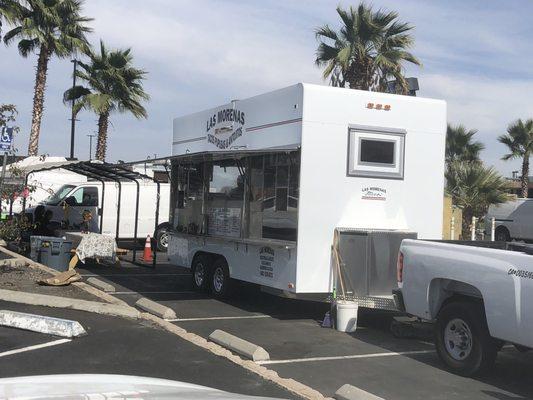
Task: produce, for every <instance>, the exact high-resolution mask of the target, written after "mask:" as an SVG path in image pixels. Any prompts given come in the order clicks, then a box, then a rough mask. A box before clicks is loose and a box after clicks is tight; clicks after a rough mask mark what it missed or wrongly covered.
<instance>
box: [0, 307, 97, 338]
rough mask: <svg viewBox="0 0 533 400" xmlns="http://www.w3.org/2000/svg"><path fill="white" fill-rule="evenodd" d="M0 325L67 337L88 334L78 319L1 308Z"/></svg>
mask: <svg viewBox="0 0 533 400" xmlns="http://www.w3.org/2000/svg"><path fill="white" fill-rule="evenodd" d="M0 325H2V326H7V327H10V328H18V329H25V330H27V331H32V332H40V333H46V334H48V335H54V336H61V337H67V338H72V337H78V336H81V335H85V334H87V332H85V329H83V326H81V324H80V323H79V322H78V321H71V320H69V319H62V318H52V317H47V316H45V315H37V314H27V313H22V312H16V311H8V310H0Z"/></svg>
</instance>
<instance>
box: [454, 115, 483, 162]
mask: <svg viewBox="0 0 533 400" xmlns="http://www.w3.org/2000/svg"><path fill="white" fill-rule="evenodd" d="M476 133H477V130H476V129H470V130H467V129H466V128H465V127H464V125H455V126H453V125H451V124H448V128H447V129H446V165H447V166H449V165H451V164H452V163H453V162H455V161H475V162H478V161H480V159H479V153H480V152H481V150H483V149H484V148H485V146H484V145H483V143H481V142H477V141H476V142H474V141H472V139H473V137H474V135H475V134H476Z"/></svg>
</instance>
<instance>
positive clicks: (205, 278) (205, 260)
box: [191, 254, 211, 291]
mask: <svg viewBox="0 0 533 400" xmlns="http://www.w3.org/2000/svg"><path fill="white" fill-rule="evenodd" d="M210 264H211V260H210V258H209V257H208V256H206V255H203V254H201V255H198V256H196V257H194V260H193V262H192V266H191V273H192V287H193V288H194V289H195V290H197V291H206V290H207V288H208V286H209V275H210V273H209V271H210V269H211V268H210V267H211V266H210Z"/></svg>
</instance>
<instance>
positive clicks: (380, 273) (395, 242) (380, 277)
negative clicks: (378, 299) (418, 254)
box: [368, 231, 417, 296]
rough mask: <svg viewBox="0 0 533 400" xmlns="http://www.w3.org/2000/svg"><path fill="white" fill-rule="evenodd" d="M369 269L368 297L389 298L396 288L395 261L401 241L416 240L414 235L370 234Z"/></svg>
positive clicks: (377, 232)
mask: <svg viewBox="0 0 533 400" xmlns="http://www.w3.org/2000/svg"><path fill="white" fill-rule="evenodd" d="M370 237H371V241H370V243H371V244H370V246H371V250H370V267H369V271H368V275H369V278H368V295H370V296H390V295H391V291H392V290H393V289H395V288H396V287H397V285H398V284H397V278H396V261H397V259H398V251H399V250H400V245H401V243H402V240H403V239H416V238H417V234H416V233H410V232H395V231H390V232H382V231H376V232H371V233H370Z"/></svg>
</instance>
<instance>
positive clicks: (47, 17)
mask: <svg viewBox="0 0 533 400" xmlns="http://www.w3.org/2000/svg"><path fill="white" fill-rule="evenodd" d="M82 7H83V0H0V16H1V17H2V18H3V19H4V20H5V21H7V22H8V23H9V24H10V25H12V26H13V28H12V29H11V30H10V31H8V32H6V33H5V35H4V43H5V44H6V45H10V44H11V43H12V42H13V41H15V40H18V50H19V53H20V54H21V55H22V56H23V57H28V56H29V55H30V54H32V53H33V52H35V51H38V53H39V56H38V60H37V72H36V75H35V88H34V94H33V114H32V121H31V129H30V141H29V145H28V155H29V156H35V155H37V153H38V151H39V134H40V130H41V119H42V116H43V109H44V92H45V88H46V77H47V72H48V63H49V61H50V58H51V57H52V56H56V57H59V58H66V57H69V56H70V55H72V54H73V53H74V52H76V51H78V50H80V51H83V52H86V51H88V50H89V43H88V41H87V38H86V37H85V35H86V34H87V33H88V32H91V29H90V28H89V27H88V26H87V25H86V23H87V22H89V21H91V20H92V19H91V18H86V17H84V16H82V15H81V11H82Z"/></svg>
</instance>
